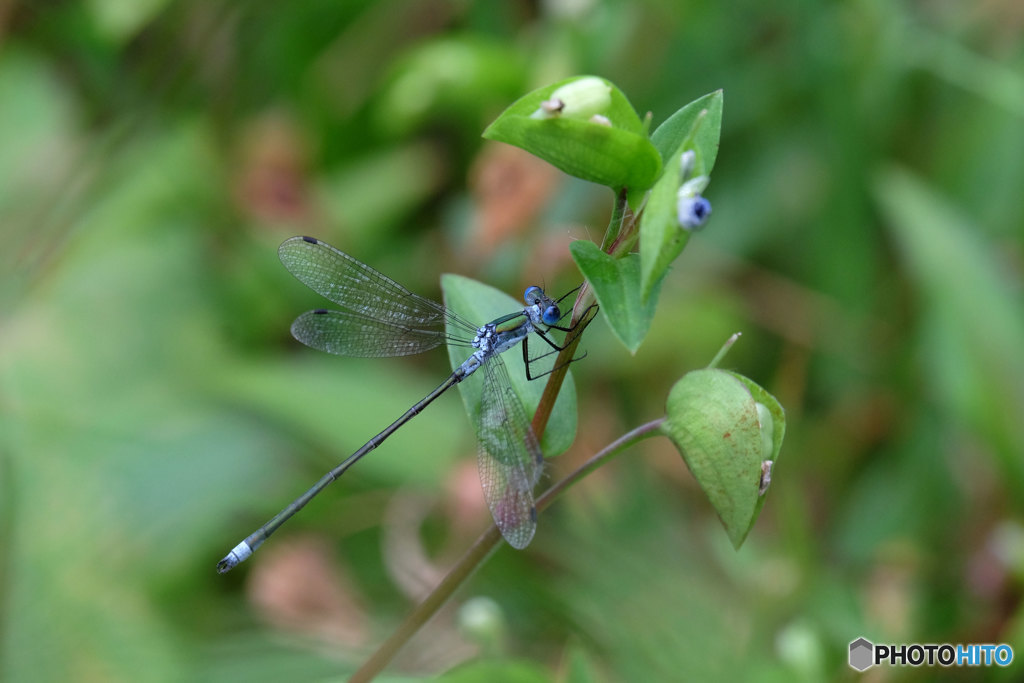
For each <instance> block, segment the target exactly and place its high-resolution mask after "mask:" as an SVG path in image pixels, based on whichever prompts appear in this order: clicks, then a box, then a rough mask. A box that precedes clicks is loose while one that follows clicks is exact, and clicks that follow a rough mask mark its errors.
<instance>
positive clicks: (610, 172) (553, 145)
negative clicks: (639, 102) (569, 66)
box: [484, 76, 661, 190]
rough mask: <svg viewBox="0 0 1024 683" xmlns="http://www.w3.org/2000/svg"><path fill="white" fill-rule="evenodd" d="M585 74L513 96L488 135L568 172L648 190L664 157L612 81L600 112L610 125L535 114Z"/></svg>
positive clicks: (598, 180) (612, 184) (594, 180)
mask: <svg viewBox="0 0 1024 683" xmlns="http://www.w3.org/2000/svg"><path fill="white" fill-rule="evenodd" d="M583 78H595V77H593V76H587V77H575V78H570V79H566V80H564V81H560V82H558V83H554V84H552V85H549V86H546V87H544V88H540V89H539V90H534V91H533V92H531V93H529V94H528V95H525V96H524V97H522V98H520V99H519V100H517V101H516V102H514V103H513V104H512V105H511V106H510V107H509V108H508V109H506V110H505V111H504V112H502V114H501V115H500V116H499V117H498V118H497V119H495V121H494V122H493V123H492V124H491V125H490V126H488V128H487V130H485V131H484V137H485V138H487V139H489V140H498V141H500V142H505V143H508V144H510V145H515V146H516V147H520V148H522V149H524V150H526V151H528V152H530V153H531V154H533V155H535V156H537V157H540V158H541V159H544V160H545V161H547V162H548V163H550V164H552V165H554V166H555V167H557V168H559V169H561V170H562V171H564V172H565V173H568V174H569V175H573V176H576V177H577V178H582V179H584V180H589V181H591V182H594V183H598V184H600V185H607V186H608V187H611V188H613V189H616V190H618V189H620V188H623V187H627V188H630V189H637V190H645V189H647V188H649V187H650V186H651V185H652V184H653V183H654V181H655V179H656V178H657V177H658V174H659V173H660V172H661V157H660V156H659V154H658V151H657V150H656V149H655V148H654V146H653V145H652V144H651V141H650V140H649V139H648V138H647V136H646V135H645V134H644V132H643V122H642V121H641V120H640V117H639V116H637V114H636V111H635V110H634V109H633V106H632V105H631V104H630V103H629V100H628V99H626V96H625V95H624V94H623V93H622V91H620V90H619V89H618V88H616V87H615V86H614V85H612V84H610V83H608V82H607V81H603V82H604V83H606V84H607V85H608V87H609V88H610V89H611V90H610V101H609V103H608V105H607V107H606V108H605V109H604V110H603V111H602V112H600V113H601V115H602V116H604V117H605V118H606V119H607V120H608V121H610V122H611V126H606V125H603V124H601V123H595V122H593V121H591V120H589V119H580V118H572V117H554V118H534V114H536V113H537V112H538V111H539V110H540V109H541V103H542V102H544V101H546V100H548V99H549V98H550V97H551V95H552V93H554V92H555V91H556V90H558V89H559V88H564V87H566V86H567V85H569V84H572V83H573V82H575V81H579V80H581V79H583Z"/></svg>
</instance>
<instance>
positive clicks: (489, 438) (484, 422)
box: [477, 356, 544, 549]
mask: <svg viewBox="0 0 1024 683" xmlns="http://www.w3.org/2000/svg"><path fill="white" fill-rule="evenodd" d="M477 437H478V438H479V441H480V448H479V451H478V456H477V466H478V468H479V470H480V484H481V486H482V487H483V490H484V498H486V500H487V507H489V508H490V509H491V516H493V517H494V522H495V524H497V525H498V528H499V529H500V530H501V535H502V536H504V537H505V540H506V541H508V544H509V545H510V546H512V547H513V548H518V549H522V548H525V547H526V546H527V545H529V544H530V541H531V540H532V539H533V533H534V531H536V529H537V509H536V508H535V507H534V502H533V488H534V486H536V484H537V481H538V480H539V479H540V475H541V469H542V468H543V465H544V455H543V453H541V450H540V444H539V443H538V442H537V437H536V435H535V434H534V433H533V428H532V427H531V426H530V422H529V419H528V418H527V416H526V409H525V408H523V403H522V401H520V400H519V396H517V395H516V393H515V390H514V389H513V388H512V385H511V383H510V382H509V378H508V370H507V369H506V368H505V363H504V362H503V361H502V360H501V357H500V356H495V357H493V358H491V359H489V360H488V361H487V362H486V363H485V364H484V385H483V390H482V391H481V393H480V425H479V428H478V430H477Z"/></svg>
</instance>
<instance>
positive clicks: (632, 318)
mask: <svg viewBox="0 0 1024 683" xmlns="http://www.w3.org/2000/svg"><path fill="white" fill-rule="evenodd" d="M569 251H570V252H571V253H572V257H573V260H575V261H576V265H577V266H579V269H580V272H581V273H583V275H584V277H586V278H587V281H588V282H589V283H590V286H591V287H593V288H594V294H595V296H597V302H598V303H599V304H600V305H601V311H602V312H603V313H604V316H605V319H606V320H608V324H609V325H610V326H611V328H612V332H614V333H615V336H616V337H618V339H619V341H621V342H622V343H623V344H624V345H625V347H626V348H627V349H629V352H630V353H636V350H637V349H638V348H640V344H641V343H642V342H643V340H644V337H646V336H647V330H649V329H650V328H651V320H652V319H653V318H654V308H655V306H656V305H657V302H658V297H657V290H658V288H660V287H661V282H660V281H659V282H657V283H655V285H654V294H653V295H652V296H651V297H649V298H648V299H647V300H646V301H644V300H643V299H642V298H641V296H640V257H639V256H637V255H636V254H626V255H625V256H624V257H623V258H620V259H617V258H614V257H612V256H610V255H609V254H606V253H604V252H603V251H601V249H600V247H598V246H597V245H596V244H594V243H593V242H589V241H587V240H577V241H575V242H573V243H572V244H570V245H569Z"/></svg>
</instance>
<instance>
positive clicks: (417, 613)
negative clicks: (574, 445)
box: [349, 418, 665, 681]
mask: <svg viewBox="0 0 1024 683" xmlns="http://www.w3.org/2000/svg"><path fill="white" fill-rule="evenodd" d="M664 420H665V418H660V419H657V420H654V421H652V422H648V423H647V424H644V425H641V426H639V427H637V428H636V429H634V430H632V431H630V432H627V433H625V434H623V435H622V436H620V437H619V438H618V439H616V440H615V441H613V442H612V443H610V444H608V445H607V446H605V447H604V448H602V449H601V450H600V451H598V452H597V453H595V454H594V455H593V456H592V457H591V458H590V459H589V460H587V461H586V462H585V463H583V464H582V465H580V466H579V467H577V468H576V469H575V470H573V471H572V472H571V473H570V474H569V475H568V476H566V477H565V478H563V479H561V480H559V481H557V482H555V483H554V484H553V485H552V486H551V488H549V489H548V490H547V491H545V492H544V493H543V494H542V495H541V496H540V498H538V499H537V512H538V513H539V512H542V511H543V510H545V509H546V508H548V507H549V506H550V505H551V503H552V502H554V500H555V498H557V497H558V496H559V495H561V494H562V493H563V492H564V491H565V490H566V489H568V488H569V487H570V486H572V485H573V484H575V483H576V482H577V481H579V480H580V479H582V478H583V477H584V476H586V475H587V474H588V473H590V472H591V471H593V470H594V469H596V468H597V467H598V466H600V465H602V464H603V463H604V462H606V461H608V460H611V458H612V457H614V456H615V455H618V454H619V453H620V452H622V451H623V450H625V449H626V448H628V447H629V446H632V445H633V444H634V443H636V442H638V441H640V440H641V439H645V438H647V437H649V436H653V435H654V434H655V433H657V430H658V429H659V428H660V427H661V424H662V422H664ZM500 542H501V532H500V531H498V527H497V526H496V525H494V524H492V525H491V526H490V527H489V528H488V529H487V530H486V531H484V532H483V534H481V535H480V537H479V538H477V539H476V542H474V543H473V545H471V546H470V547H469V550H467V551H466V553H465V554H464V555H463V556H462V557H461V558H459V561H458V562H456V563H455V565H454V566H453V567H452V568H451V569H450V570H449V571H448V573H447V574H446V575H445V577H444V578H443V579H441V583H439V584H438V585H437V587H436V588H434V590H432V591H431V592H430V595H428V596H427V597H426V599H424V600H423V602H421V603H420V604H418V605H416V607H415V608H413V610H412V612H410V613H409V614H408V616H406V618H405V619H404V620H403V621H402V623H401V624H400V625H399V626H398V628H397V629H395V631H394V633H392V634H391V636H389V637H388V639H387V640H385V641H384V642H383V643H381V646H380V647H379V648H377V651H376V652H374V653H373V654H372V655H371V656H370V658H369V659H367V660H366V661H365V662H364V663H363V665H362V666H361V667H359V669H358V670H357V671H356V672H355V673H354V674H352V677H351V678H350V679H349V681H369V680H372V679H373V677H374V676H376V675H377V674H379V673H380V672H381V671H383V670H384V667H386V666H387V665H388V663H390V662H391V660H392V658H394V656H395V654H396V653H397V652H398V651H399V650H400V649H401V648H402V646H403V645H405V644H406V643H407V642H408V641H409V639H410V638H412V636H413V635H414V634H415V633H416V632H417V631H418V630H419V629H420V628H421V627H422V626H423V625H424V624H426V623H427V621H429V620H430V618H431V617H432V616H434V614H436V613H437V611H438V610H439V609H441V606H442V605H444V603H446V602H447V601H448V599H449V598H450V597H451V596H452V594H453V593H454V592H455V590H456V589H457V588H458V587H459V586H461V585H462V584H463V583H464V582H465V581H466V579H468V578H469V577H470V576H471V575H472V574H473V572H475V571H476V569H477V568H478V567H480V566H481V565H482V564H483V562H484V560H486V559H487V556H488V555H490V554H491V553H492V552H494V550H495V548H497V547H498V543H500Z"/></svg>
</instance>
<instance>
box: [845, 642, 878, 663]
mask: <svg viewBox="0 0 1024 683" xmlns="http://www.w3.org/2000/svg"><path fill="white" fill-rule="evenodd" d="M874 651H875V646H874V645H873V644H872V643H871V641H870V640H868V639H867V638H858V639H857V640H855V641H853V642H852V643H850V666H852V667H853V668H854V669H856V670H857V671H864V670H865V669H867V668H868V667H870V666H872V665H873V664H874V662H873V661H872V659H874V658H873V657H872V655H873V654H874Z"/></svg>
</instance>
